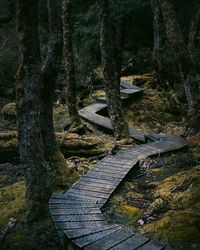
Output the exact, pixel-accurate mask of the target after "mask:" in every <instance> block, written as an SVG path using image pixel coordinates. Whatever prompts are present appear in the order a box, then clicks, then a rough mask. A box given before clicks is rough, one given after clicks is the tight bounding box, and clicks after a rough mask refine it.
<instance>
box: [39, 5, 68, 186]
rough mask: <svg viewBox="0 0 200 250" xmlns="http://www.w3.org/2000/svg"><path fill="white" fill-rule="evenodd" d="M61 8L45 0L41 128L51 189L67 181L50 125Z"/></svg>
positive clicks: (59, 49)
mask: <svg viewBox="0 0 200 250" xmlns="http://www.w3.org/2000/svg"><path fill="white" fill-rule="evenodd" d="M61 10H62V6H61V0H48V14H49V41H48V51H47V56H46V59H45V62H44V64H43V66H42V72H41V79H42V84H41V114H40V119H41V131H42V140H43V144H44V153H45V160H46V162H48V164H49V166H50V171H51V174H50V175H49V183H51V188H52V189H53V188H54V186H53V185H52V183H54V185H55V187H56V186H57V185H62V184H66V183H64V182H66V181H67V180H66V178H65V177H66V176H67V175H68V174H69V173H68V172H69V171H68V169H67V163H66V160H65V158H64V156H63V154H62V153H61V151H60V150H59V147H58V145H57V142H56V137H55V133H54V127H53V97H54V91H55V86H56V80H57V77H58V74H59V70H60V66H61V61H62V48H63V39H62V17H61ZM55 177H56V178H55ZM53 178H55V179H53Z"/></svg>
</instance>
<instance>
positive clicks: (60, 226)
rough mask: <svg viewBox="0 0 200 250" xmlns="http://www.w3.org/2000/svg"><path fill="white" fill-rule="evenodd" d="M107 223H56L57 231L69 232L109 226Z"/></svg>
mask: <svg viewBox="0 0 200 250" xmlns="http://www.w3.org/2000/svg"><path fill="white" fill-rule="evenodd" d="M107 224H108V223H107V221H106V220H104V221H75V222H72V221H67V222H55V223H54V225H55V228H56V229H57V230H67V229H70V230H71V229H81V228H90V227H98V226H101V225H102V226H104V225H107Z"/></svg>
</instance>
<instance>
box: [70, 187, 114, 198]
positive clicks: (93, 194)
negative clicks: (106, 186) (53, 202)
mask: <svg viewBox="0 0 200 250" xmlns="http://www.w3.org/2000/svg"><path fill="white" fill-rule="evenodd" d="M69 192H70V193H73V194H81V195H85V196H90V197H97V198H105V199H107V198H108V197H109V196H110V193H102V192H101V193H100V192H99V191H97V192H95V191H89V190H85V189H76V188H73V187H72V188H70V190H69Z"/></svg>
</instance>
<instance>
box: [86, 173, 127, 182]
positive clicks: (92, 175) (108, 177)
mask: <svg viewBox="0 0 200 250" xmlns="http://www.w3.org/2000/svg"><path fill="white" fill-rule="evenodd" d="M85 176H87V177H90V178H95V179H101V180H112V179H116V180H121V179H122V178H123V176H120V177H119V176H117V175H115V174H107V173H105V174H104V173H94V172H90V173H87V174H85Z"/></svg>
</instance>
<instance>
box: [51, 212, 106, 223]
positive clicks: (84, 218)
mask: <svg viewBox="0 0 200 250" xmlns="http://www.w3.org/2000/svg"><path fill="white" fill-rule="evenodd" d="M51 218H52V220H53V221H54V222H89V221H105V217H104V216H103V215H102V214H74V215H68V214H65V215H52V216H51Z"/></svg>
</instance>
